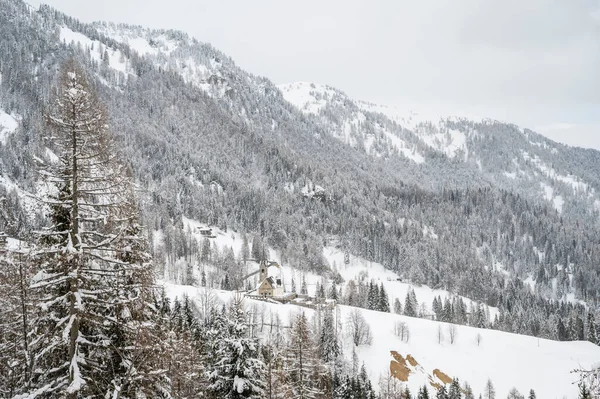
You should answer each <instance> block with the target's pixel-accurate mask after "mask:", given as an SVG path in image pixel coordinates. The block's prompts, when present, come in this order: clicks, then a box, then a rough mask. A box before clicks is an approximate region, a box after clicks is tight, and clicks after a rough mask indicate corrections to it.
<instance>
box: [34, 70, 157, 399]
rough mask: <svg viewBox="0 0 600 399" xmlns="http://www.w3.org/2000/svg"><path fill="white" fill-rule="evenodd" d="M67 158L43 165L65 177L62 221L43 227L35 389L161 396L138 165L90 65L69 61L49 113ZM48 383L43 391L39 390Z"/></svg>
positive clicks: (55, 206) (54, 140)
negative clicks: (129, 159) (118, 134)
mask: <svg viewBox="0 0 600 399" xmlns="http://www.w3.org/2000/svg"><path fill="white" fill-rule="evenodd" d="M46 121H47V125H48V128H49V131H50V132H51V133H49V134H47V135H46V137H45V138H46V139H47V140H48V141H49V143H48V145H49V146H50V147H52V148H56V149H57V151H59V153H60V162H59V163H57V164H52V165H49V166H48V167H47V168H46V169H44V170H41V171H40V174H41V175H42V176H44V177H45V178H46V179H47V181H48V182H50V183H53V184H55V185H56V187H57V192H58V196H57V197H55V198H54V199H49V200H45V199H44V201H46V202H48V203H50V205H51V210H52V215H51V217H50V219H51V221H52V222H53V225H52V226H50V227H48V228H47V229H46V230H45V231H44V232H43V233H41V234H40V235H39V242H40V250H39V251H38V252H37V254H36V257H37V261H38V264H39V268H40V272H39V273H38V274H37V275H36V276H35V277H34V278H33V280H32V288H33V289H34V290H36V291H37V293H38V295H40V296H41V297H42V298H43V300H42V301H41V302H40V310H41V312H39V313H38V314H37V319H36V321H35V329H34V331H33V332H32V337H33V338H32V342H35V345H32V348H31V349H32V352H34V353H35V357H34V358H35V364H34V365H33V370H35V372H34V373H33V375H32V377H31V383H30V389H31V390H34V391H36V392H38V394H39V395H42V393H43V394H45V395H50V396H56V397H59V396H60V397H66V398H79V397H104V396H112V395H113V393H115V394H116V393H117V392H119V393H120V394H121V395H122V396H131V395H132V392H136V393H137V395H140V394H144V395H146V396H158V395H159V393H158V392H163V391H164V390H165V389H167V388H166V387H165V385H166V379H165V378H164V374H163V373H160V372H156V370H160V369H161V366H160V363H161V362H162V360H161V359H160V358H158V357H156V356H154V355H153V351H154V350H155V348H156V346H157V345H158V343H159V341H158V335H157V334H158V333H157V331H156V330H155V329H154V325H155V324H154V323H153V322H152V321H153V320H154V319H155V318H156V317H157V315H156V313H155V312H154V311H153V310H152V309H153V307H152V306H149V305H151V304H150V303H149V302H151V301H152V295H153V291H152V290H153V288H152V287H153V284H154V278H153V272H152V266H151V263H150V257H149V255H148V254H147V252H146V244H147V241H146V239H145V237H144V235H143V233H142V229H141V227H140V225H139V221H138V210H137V204H136V201H135V198H134V195H133V190H132V185H131V181H130V175H131V173H130V172H129V171H128V169H127V168H126V167H125V166H124V165H123V164H122V163H121V162H120V161H119V159H118V157H119V152H118V151H117V150H116V147H115V145H114V142H113V141H112V137H111V135H110V133H109V130H108V125H107V122H106V121H107V114H106V111H105V110H104V107H103V106H102V104H100V103H99V101H98V99H97V97H96V95H95V93H94V91H93V90H92V87H91V86H90V85H89V84H88V83H87V80H86V78H85V76H84V72H83V71H82V70H81V68H80V67H79V66H78V65H77V64H76V63H75V62H74V61H73V60H70V61H67V62H66V63H65V65H63V68H62V73H61V77H60V83H59V87H58V89H57V92H56V95H55V100H54V103H53V104H52V106H51V107H50V112H49V113H48V114H47V117H46ZM40 392H42V393H40Z"/></svg>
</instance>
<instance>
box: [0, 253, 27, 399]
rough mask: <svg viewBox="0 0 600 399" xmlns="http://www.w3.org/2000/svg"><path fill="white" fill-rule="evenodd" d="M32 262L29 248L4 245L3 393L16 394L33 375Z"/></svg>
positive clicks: (0, 256) (0, 294)
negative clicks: (11, 247)
mask: <svg viewBox="0 0 600 399" xmlns="http://www.w3.org/2000/svg"><path fill="white" fill-rule="evenodd" d="M30 273H31V268H30V262H29V259H28V256H27V253H26V252H25V251H21V250H17V251H11V250H7V251H2V250H1V248H0V309H2V311H1V314H2V318H1V319H0V396H4V397H13V396H14V394H15V393H16V392H18V391H19V390H20V389H22V388H23V387H26V385H27V384H28V382H29V376H30V374H31V369H30V365H31V363H30V358H31V357H30V353H29V336H28V335H29V329H30V322H29V319H28V314H29V313H30V312H31V303H32V301H34V298H31V292H30V290H29V283H28V279H29V277H30Z"/></svg>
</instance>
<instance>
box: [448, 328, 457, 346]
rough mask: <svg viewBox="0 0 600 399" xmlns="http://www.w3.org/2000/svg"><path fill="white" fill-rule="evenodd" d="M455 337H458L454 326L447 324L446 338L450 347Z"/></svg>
mask: <svg viewBox="0 0 600 399" xmlns="http://www.w3.org/2000/svg"><path fill="white" fill-rule="evenodd" d="M457 335H458V332H457V330H456V325H454V324H449V325H448V337H449V338H450V345H454V343H455V342H456V337H457Z"/></svg>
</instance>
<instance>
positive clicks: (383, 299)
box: [378, 283, 390, 313]
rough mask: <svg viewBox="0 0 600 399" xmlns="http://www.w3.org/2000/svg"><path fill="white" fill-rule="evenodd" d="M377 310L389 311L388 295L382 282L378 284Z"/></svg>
mask: <svg viewBox="0 0 600 399" xmlns="http://www.w3.org/2000/svg"><path fill="white" fill-rule="evenodd" d="M378 308H379V309H378V310H379V311H380V312H388V313H389V312H390V302H389V299H388V295H387V292H386V291H385V288H384V287H383V283H381V284H380V285H379V306H378Z"/></svg>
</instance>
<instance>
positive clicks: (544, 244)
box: [0, 0, 600, 392]
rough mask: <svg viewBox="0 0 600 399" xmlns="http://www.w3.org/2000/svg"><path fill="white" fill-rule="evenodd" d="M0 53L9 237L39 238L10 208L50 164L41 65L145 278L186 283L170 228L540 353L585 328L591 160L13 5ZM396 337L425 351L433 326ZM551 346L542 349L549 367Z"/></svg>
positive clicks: (206, 50)
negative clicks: (247, 244) (385, 292)
mask: <svg viewBox="0 0 600 399" xmlns="http://www.w3.org/2000/svg"><path fill="white" fill-rule="evenodd" d="M0 37H2V40H1V41H0V76H1V77H0V110H1V111H0V198H2V199H3V202H2V206H3V209H2V210H3V213H2V218H0V230H5V231H7V232H8V233H9V234H10V235H12V236H15V237H17V236H20V235H26V233H27V231H28V230H31V229H34V228H35V227H37V226H39V225H40V224H43V222H44V215H43V212H42V210H41V209H39V208H36V207H35V205H34V204H33V205H32V202H31V201H32V200H31V196H30V195H29V194H30V193H34V192H36V191H38V190H41V189H42V188H41V187H40V184H39V181H38V178H37V175H36V173H35V169H36V166H37V165H38V164H39V163H44V162H50V161H51V159H52V158H55V157H56V156H55V155H54V153H53V149H51V148H47V147H46V144H45V143H42V142H41V140H40V132H41V131H42V130H43V129H44V124H43V120H42V111H43V110H44V109H45V106H46V101H47V99H48V98H49V96H50V93H51V86H52V84H53V82H54V81H55V79H56V71H57V70H58V67H59V65H60V63H61V62H62V60H64V59H67V58H68V57H75V58H76V59H77V60H78V61H79V62H80V63H81V64H82V65H83V66H84V67H85V68H86V70H87V71H88V73H89V75H90V78H91V80H92V83H93V85H94V86H95V87H96V88H97V90H98V92H99V95H100V97H101V100H102V101H103V102H104V103H105V104H106V106H107V109H108V110H109V114H110V117H111V126H112V128H113V130H114V131H115V134H116V136H117V137H118V139H119V140H120V143H121V144H122V147H121V151H122V152H123V154H124V155H125V157H126V158H127V160H128V161H129V163H130V166H131V171H132V174H133V175H134V177H135V179H136V181H137V183H138V188H139V192H140V193H141V195H142V197H143V198H142V205H143V210H144V223H145V224H146V225H147V226H149V227H151V228H150V230H155V231H160V232H161V234H162V235H163V236H164V241H165V245H164V246H163V247H161V248H160V249H156V251H155V254H154V255H155V259H156V262H157V264H158V265H159V267H166V268H169V267H172V266H173V265H174V264H179V265H180V266H182V265H188V266H189V259H190V257H191V254H194V253H195V252H197V251H198V248H196V247H195V246H192V247H190V244H189V241H188V240H187V237H188V235H187V234H188V232H187V230H186V226H185V224H184V223H183V222H182V220H185V219H184V218H183V217H184V216H185V217H187V218H189V219H193V220H198V221H202V222H203V223H206V224H208V225H211V226H217V227H219V228H220V229H221V230H222V231H229V232H231V231H234V232H236V234H238V233H240V232H246V233H247V234H257V235H259V236H261V237H263V238H264V239H265V240H266V241H267V242H268V243H269V245H270V246H271V247H272V248H273V251H274V252H275V251H276V252H277V253H278V254H280V255H279V256H281V257H282V259H281V260H282V262H283V263H285V264H294V265H297V266H298V270H301V271H302V273H305V274H308V273H312V274H313V275H314V276H329V277H331V276H332V275H333V274H334V270H332V268H333V264H332V262H330V259H329V258H328V257H327V256H326V253H325V252H324V251H325V250H326V249H327V248H330V247H331V245H329V243H331V242H335V243H336V245H335V246H334V247H339V248H338V249H343V250H344V251H348V252H349V253H350V254H351V255H352V256H354V257H362V258H364V259H365V261H369V262H377V263H379V264H381V265H382V268H385V269H387V271H388V272H390V273H394V275H395V276H398V278H402V279H403V280H404V281H408V282H410V284H411V286H415V287H417V286H419V285H423V286H428V287H431V290H442V291H444V292H447V293H448V295H453V296H462V297H464V298H468V299H470V300H472V301H475V302H483V303H486V304H487V305H488V306H489V307H490V308H497V309H498V312H499V313H502V314H503V315H504V316H506V317H505V318H504V319H503V321H502V322H498V325H497V326H496V327H497V328H498V329H503V330H506V331H513V332H518V333H521V334H530V335H541V336H544V337H549V338H558V337H557V334H556V325H557V323H558V322H559V321H560V322H563V321H564V323H565V324H566V323H568V320H577V317H579V318H580V319H581V318H584V317H585V316H586V314H587V313H588V312H590V313H594V312H595V311H596V308H595V306H596V304H597V303H598V301H599V298H600V271H598V268H597V265H598V263H599V262H600V243H599V242H598V240H597V237H598V235H600V222H599V218H598V216H599V211H600V209H599V208H600V197H599V194H598V190H600V153H599V152H597V151H593V150H583V149H578V148H571V147H568V146H564V145H561V144H557V143H554V142H552V141H551V140H548V139H546V138H544V137H543V136H540V135H538V134H536V133H535V132H533V131H530V130H528V129H523V128H520V127H518V126H515V125H512V124H508V123H503V122H499V121H492V120H475V121H474V120H467V119H462V118H430V117H427V116H425V115H422V114H416V113H414V112H411V111H406V112H405V111H404V110H402V109H399V108H397V107H386V106H380V105H375V104H370V103H367V102H364V101H357V100H353V99H351V98H350V97H348V96H347V95H345V94H344V93H343V92H342V91H340V90H338V89H335V88H332V87H329V86H325V85H317V84H312V83H293V84H288V85H282V86H276V85H274V84H273V83H272V82H271V81H269V80H268V79H267V78H264V77H258V76H254V75H252V74H250V73H247V72H246V71H244V70H242V69H241V68H239V67H238V66H237V65H236V64H235V62H234V60H232V59H231V58H229V57H228V56H226V55H225V54H223V53H221V52H220V51H218V50H217V49H215V48H213V47H212V46H210V45H209V44H206V43H202V42H200V41H198V40H197V39H195V38H191V37H190V36H189V35H187V34H185V33H182V32H178V31H172V30H153V29H147V28H143V27H136V26H128V25H115V24H110V23H95V24H84V23H81V22H79V21H77V20H75V19H73V18H70V17H68V16H66V15H63V14H61V13H60V12H57V11H55V10H52V9H50V8H49V7H42V8H41V9H40V10H32V9H31V8H30V7H27V6H26V5H25V3H23V2H21V1H19V0H0ZM15 54H18V56H16V55H15ZM4 211H5V212H4ZM281 254H283V255H281ZM186 259H188V261H186ZM186 262H188V263H186ZM338 266H339V265H338ZM182 267H183V266H182ZM299 273H300V272H299ZM166 275H167V276H168V273H167V274H166ZM407 284H409V283H407ZM393 287H394V288H393V289H397V290H399V291H398V292H400V291H401V288H400V287H401V286H400V284H399V283H398V284H395V285H394V286H393ZM403 293H404V291H402V294H399V293H396V294H395V295H397V296H400V295H403ZM583 303H585V305H583ZM343 311H344V310H343ZM368 315H371V313H368ZM368 315H366V316H365V317H369V318H372V321H373V323H376V322H377V323H379V322H380V321H379V316H378V315H377V314H373V316H368ZM385 316H386V317H389V315H385ZM382 317H383V316H382ZM391 320H392V318H390V319H388V318H386V319H385V321H383V320H381V323H384V324H385V325H387V326H388V327H389V324H390V323H392V321H391ZM414 326H415V327H414V328H415V329H423V331H425V332H426V333H425V335H427V334H429V330H430V329H431V328H433V329H435V328H436V326H437V324H427V323H425V324H422V321H418V322H416V324H415V325H414ZM428 326H429V327H428ZM387 329H388V328H387V327H386V331H387ZM460 331H461V333H460V334H461V336H468V335H472V333H473V331H472V330H469V329H465V330H464V332H462V331H463V330H462V329H461V330H460ZM498 334H500V333H498ZM508 336H509V335H507V334H504V335H501V337H508ZM494 337H495V338H494ZM496 338H497V339H499V340H502V342H508V341H510V339H508V338H506V339H504V338H498V337H496V336H495V335H493V334H492V335H490V337H489V340H493V339H496ZM382 339H384V340H387V339H388V337H387V336H386V335H384V336H382ZM424 339H425V338H424ZM521 339H522V340H523V342H531V340H532V339H533V338H528V337H519V338H518V340H521ZM569 339H570V338H569ZM527 340H529V341H527ZM486 341H488V339H487V338H486ZM519 342H520V341H519ZM543 342H546V341H543ZM416 343H419V344H418V345H421V344H423V345H425V344H426V342H425V341H419V340H415V344H416ZM507 345H508V344H507ZM519 345H520V344H518V345H517V346H516V347H519ZM556 345H557V346H555V344H554V343H549V344H548V348H549V351H551V353H553V354H555V355H556V356H558V357H560V358H561V359H562V358H565V357H566V356H567V355H565V354H564V353H563V352H562V351H563V350H564V349H559V348H565V346H560V345H559V344H556ZM565 345H566V344H565ZM577 345H578V344H573V347H572V348H573V349H572V351H573V353H580V349H581V348H580V347H579V346H577ZM394 348H396V347H395V346H394ZM386 350H397V351H398V353H400V354H402V355H403V356H405V355H407V354H409V353H410V354H412V355H413V356H414V357H415V359H417V361H418V362H419V363H420V364H422V365H423V367H424V368H425V370H426V373H427V375H429V374H431V372H432V370H431V369H432V368H433V367H437V366H436V364H435V362H434V361H433V360H431V356H432V355H431V354H430V353H429V352H427V351H425V350H423V351H420V350H419V348H418V347H414V348H413V346H412V344H411V346H410V347H409V348H407V350H406V351H404V349H402V348H400V347H399V349H393V348H387V349H386ZM452 350H453V349H452V348H449V352H448V353H451V352H452ZM461 350H464V351H468V350H470V349H469V348H467V347H466V346H465V347H461ZM516 350H517V349H514V351H516ZM570 350H571V349H567V350H566V351H567V352H568V351H570ZM383 352H384V350H383V348H380V349H378V352H377V354H376V355H373V356H376V357H377V358H379V357H380V356H384V354H383ZM527 353H528V354H530V352H527ZM531 353H532V352H531ZM486 354H487V355H490V356H491V355H493V353H492V352H486ZM487 355H486V356H487ZM538 355H539V356H538ZM365 356H371V355H365ZM449 356H450V355H449ZM531 356H534V355H533V354H531ZM535 356H536V358H538V359H542V358H543V356H542V354H540V353H538V354H536V355H535ZM385 357H386V360H385V362H388V361H389V354H385ZM365 359H367V357H365ZM461 359H462V358H461ZM478 359H479V358H478ZM584 359H587V357H585V356H584ZM482 361H483V360H482ZM536 361H537V360H536ZM369 364H371V363H370V362H369ZM460 364H461V367H467V366H466V365H464V364H463V363H462V360H461V363H460ZM490 364H493V363H486V367H492V366H491V365H490ZM536 364H537V363H536ZM539 364H543V360H539ZM567 364H568V365H569V366H568V367H571V363H567ZM504 365H505V366H506V364H504ZM530 365H532V364H530ZM374 367H375V366H374ZM444 367H445V368H447V369H448V370H449V371H448V372H452V373H454V372H455V371H453V370H455V369H453V368H452V366H444ZM507 367H508V366H507ZM561 367H562V366H561ZM469 370H471V369H469ZM560 370H561V372H562V370H563V369H562V368H560ZM476 372H477V370H472V371H469V374H472V373H476ZM373 375H375V374H373ZM423 375H425V374H423ZM456 375H457V376H461V374H460V373H459V372H458V371H457V372H456ZM373 378H376V377H373ZM461 378H462V377H461ZM465 378H466V377H465ZM471 378H472V377H469V381H471ZM481 378H484V377H481ZM566 378H568V377H566ZM474 379H476V380H477V381H479V377H474ZM515 382H517V381H515ZM478 383H479V382H478ZM519 389H523V388H522V387H519ZM565 392H571V391H568V390H566V391H565Z"/></svg>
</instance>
